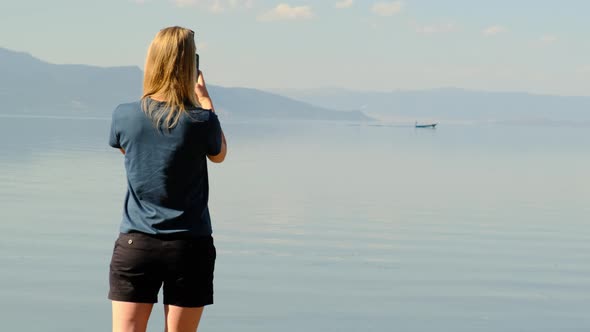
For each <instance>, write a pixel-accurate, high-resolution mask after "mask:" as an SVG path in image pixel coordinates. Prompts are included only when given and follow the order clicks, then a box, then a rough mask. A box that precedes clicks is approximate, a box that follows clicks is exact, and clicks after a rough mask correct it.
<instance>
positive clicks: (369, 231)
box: [0, 116, 590, 332]
mask: <svg viewBox="0 0 590 332" xmlns="http://www.w3.org/2000/svg"><path fill="white" fill-rule="evenodd" d="M108 126H109V120H108V119H66V118H61V119H60V118H19V117H10V116H2V117H0V152H1V153H0V213H1V215H2V221H1V222H0V233H1V234H2V240H0V252H1V255H0V266H1V269H2V272H1V273H0V299H1V301H0V324H2V327H1V330H2V331H108V330H109V329H110V303H109V302H108V300H107V299H106V294H107V289H108V280H107V277H108V275H107V272H108V262H109V259H110V254H111V250H112V247H113V241H114V239H115V237H116V235H117V230H118V224H119V221H120V215H121V207H122V200H123V197H124V193H125V178H124V169H123V157H122V156H121V155H120V154H119V153H118V152H117V151H115V150H113V149H111V148H109V147H108V146H107V134H108ZM588 129H589V128H567V127H516V126H499V125H498V126H484V125H470V126H450V125H445V124H442V125H441V127H440V128H439V129H437V130H436V131H433V130H415V129H413V128H409V127H400V126H398V127H395V126H382V127H377V126H355V125H351V124H342V123H314V124H312V123H305V122H295V123H271V122H269V123H262V124H261V123H225V130H226V134H227V136H228V140H229V144H230V155H229V157H228V159H227V160H226V163H224V164H222V165H212V166H211V168H210V169H211V171H210V176H211V180H210V181H211V186H212V191H211V204H210V205H211V210H212V218H213V222H214V236H215V240H216V246H217V248H218V261H217V268H216V275H215V280H216V297H215V300H216V304H215V305H213V306H211V307H208V308H207V309H206V311H205V315H204V318H203V320H202V323H201V324H202V325H201V330H202V331H223V332H227V331H256V332H261V331H269V332H270V331H272V332H276V331H281V332H290V331H293V332H295V331H297V332H299V331H408V332H414V331H416V332H418V331H420V332H423V331H424V332H426V331H454V332H460V331H466V332H467V331H469V332H473V331H489V332H498V331H502V332H506V331H531V332H533V331H534V332H541V331H547V332H549V331H551V332H554V331H560V332H566V331H589V330H590V315H588V312H589V311H590V217H589V215H590V205H589V201H590V176H589V174H588V170H589V169H590V153H589V152H590V149H589V148H590V135H589V134H588ZM162 317H163V313H162V309H161V307H160V306H157V307H156V308H155V309H154V315H153V316H152V320H151V322H150V329H149V330H150V331H161V330H162V328H161V327H162V326H163V320H162Z"/></svg>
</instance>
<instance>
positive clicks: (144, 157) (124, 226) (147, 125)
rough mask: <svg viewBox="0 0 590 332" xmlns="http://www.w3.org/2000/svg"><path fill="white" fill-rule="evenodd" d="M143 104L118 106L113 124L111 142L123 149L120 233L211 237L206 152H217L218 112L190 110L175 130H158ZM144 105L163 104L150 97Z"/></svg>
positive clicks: (219, 135) (218, 141) (219, 127)
mask: <svg viewBox="0 0 590 332" xmlns="http://www.w3.org/2000/svg"><path fill="white" fill-rule="evenodd" d="M141 104H142V103H141V101H138V102H134V103H129V104H121V105H119V106H118V107H117V108H116V109H115V110H114V112H113V120H112V123H111V135H110V139H109V144H110V145H111V146H112V147H114V148H123V149H124V150H125V170H126V172H127V195H126V197H125V205H124V210H123V221H122V223H121V228H120V231H121V233H129V232H134V231H137V232H142V233H148V234H171V233H186V234H188V235H191V236H195V237H197V236H207V235H211V233H212V230H211V219H210V216H209V208H208V206H207V204H208V200H209V180H208V175H207V158H206V156H207V155H217V154H219V153H220V151H221V126H220V124H219V119H218V118H217V115H216V114H215V113H213V112H211V111H210V110H204V109H201V108H194V109H190V110H189V111H187V112H183V114H182V116H181V117H180V120H179V121H178V124H177V125H176V126H175V127H174V128H172V129H170V130H166V129H158V128H156V127H155V126H154V124H153V121H152V120H151V119H150V118H148V116H147V115H146V113H145V112H143V110H142V105H141ZM146 104H147V106H148V107H150V108H154V107H156V108H157V107H165V104H164V103H162V102H158V101H154V100H152V99H150V98H147V99H146Z"/></svg>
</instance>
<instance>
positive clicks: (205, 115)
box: [186, 107, 217, 123]
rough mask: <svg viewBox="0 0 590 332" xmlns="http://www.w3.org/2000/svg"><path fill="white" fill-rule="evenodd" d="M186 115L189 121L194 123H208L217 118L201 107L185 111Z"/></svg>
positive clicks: (211, 112)
mask: <svg viewBox="0 0 590 332" xmlns="http://www.w3.org/2000/svg"><path fill="white" fill-rule="evenodd" d="M186 115H187V116H186V118H187V119H188V120H189V121H191V122H196V123H202V122H208V121H210V120H211V119H213V118H214V117H216V116H217V115H215V113H213V111H211V110H208V109H204V108H201V107H196V108H191V109H188V110H186Z"/></svg>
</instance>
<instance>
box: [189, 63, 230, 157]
mask: <svg viewBox="0 0 590 332" xmlns="http://www.w3.org/2000/svg"><path fill="white" fill-rule="evenodd" d="M195 93H196V94H197V99H198V101H199V104H201V107H202V108H204V109H208V110H211V112H215V109H214V108H213V102H212V101H211V97H210V96H209V91H207V85H206V84H205V79H204V78H203V73H202V72H200V73H199V78H198V80H197V84H196V86H195ZM219 131H220V134H221V149H220V151H219V153H218V154H216V155H207V158H209V160H211V161H212V162H214V163H221V162H223V161H224V160H225V156H226V154H227V142H226V141H225V135H224V134H223V130H221V129H220V130H219Z"/></svg>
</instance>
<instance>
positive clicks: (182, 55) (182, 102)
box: [141, 26, 199, 129]
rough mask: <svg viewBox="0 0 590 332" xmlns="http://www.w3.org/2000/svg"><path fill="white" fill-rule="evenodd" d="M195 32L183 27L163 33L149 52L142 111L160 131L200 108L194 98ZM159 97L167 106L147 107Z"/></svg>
mask: <svg viewBox="0 0 590 332" xmlns="http://www.w3.org/2000/svg"><path fill="white" fill-rule="evenodd" d="M196 51H197V48H196V46H195V38H194V32H193V31H192V30H189V29H186V28H182V27H177V26H175V27H169V28H165V29H162V30H160V32H158V33H157V34H156V37H154V40H153V41H152V43H151V44H150V47H149V49H148V53H147V58H146V60H145V69H144V76H143V96H142V98H141V99H142V108H143V111H144V112H145V113H146V114H147V116H148V117H149V118H150V119H152V121H153V122H154V125H155V126H156V127H158V128H166V129H171V128H174V127H175V126H176V125H177V124H178V120H179V119H180V117H181V115H182V113H184V112H185V111H186V110H187V107H194V106H198V105H199V102H198V101H197V97H196V95H195V83H196V77H197V75H196V71H197V70H196V65H197V64H196V59H195V53H196ZM150 96H157V97H158V99H162V100H164V102H165V103H166V107H164V108H161V107H151V108H150V107H148V105H149V104H148V103H147V100H146V99H147V98H148V97H150Z"/></svg>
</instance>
